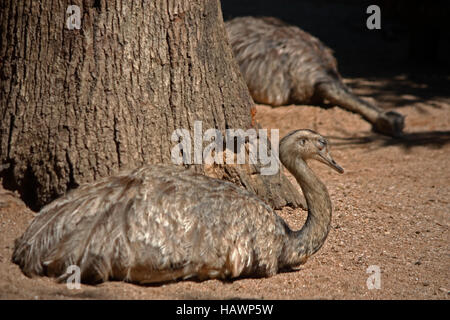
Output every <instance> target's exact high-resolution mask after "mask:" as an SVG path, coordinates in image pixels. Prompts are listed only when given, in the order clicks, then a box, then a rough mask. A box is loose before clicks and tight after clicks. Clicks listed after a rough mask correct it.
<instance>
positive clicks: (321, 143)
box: [317, 139, 327, 150]
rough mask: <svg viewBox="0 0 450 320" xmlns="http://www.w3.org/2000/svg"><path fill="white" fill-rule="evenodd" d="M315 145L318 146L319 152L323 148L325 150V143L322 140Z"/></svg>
mask: <svg viewBox="0 0 450 320" xmlns="http://www.w3.org/2000/svg"><path fill="white" fill-rule="evenodd" d="M317 144H318V147H319V150H322V149H323V148H325V147H326V146H327V141H326V140H323V139H319V140H318V143H317Z"/></svg>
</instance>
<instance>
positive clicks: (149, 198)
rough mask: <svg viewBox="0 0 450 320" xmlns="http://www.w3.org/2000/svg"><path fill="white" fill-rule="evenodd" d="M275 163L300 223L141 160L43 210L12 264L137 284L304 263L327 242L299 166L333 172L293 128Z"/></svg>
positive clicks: (320, 147)
mask: <svg viewBox="0 0 450 320" xmlns="http://www.w3.org/2000/svg"><path fill="white" fill-rule="evenodd" d="M280 160H281V162H282V163H283V164H284V166H286V168H287V169H288V170H289V171H290V172H291V173H292V174H293V175H294V176H295V178H296V179H297V181H298V183H299V184H300V187H301V189H302V191H303V193H304V196H305V198H306V201H307V205H308V216H307V220H306V222H305V224H304V226H303V227H302V228H301V229H300V230H297V231H293V230H291V229H290V228H289V226H288V225H287V224H286V222H285V221H284V220H283V219H282V218H281V217H280V216H278V215H277V214H276V213H275V212H274V211H273V210H272V209H271V208H270V207H269V206H268V205H267V204H265V203H264V202H263V201H262V200H261V199H259V198H258V197H257V196H256V195H255V194H253V193H251V192H248V191H246V190H244V189H241V188H239V187H238V186H236V185H234V184H232V183H229V182H225V181H222V180H218V179H213V178H210V177H207V176H204V175H200V174H196V173H194V172H192V171H191V170H185V169H183V168H180V167H177V166H172V165H147V166H144V167H141V168H138V169H135V170H133V171H130V172H126V173H122V174H119V175H117V176H113V177H109V178H106V179H104V180H102V181H99V182H96V183H93V184H85V185H82V186H80V187H79V188H77V189H74V190H72V191H71V192H69V193H68V194H67V195H65V196H63V197H61V198H59V199H57V200H55V201H53V202H52V203H50V204H49V205H47V206H46V207H44V208H43V209H42V210H41V211H40V212H39V213H38V215H37V216H36V217H35V218H34V220H33V221H32V223H31V224H30V226H29V227H28V229H27V230H26V231H25V233H24V234H23V235H22V236H21V237H20V238H19V239H17V240H16V243H15V249H14V254H13V261H14V262H15V263H16V264H18V265H19V266H20V267H21V269H22V271H23V272H24V273H25V274H26V275H27V276H34V275H47V276H53V277H58V278H59V280H64V279H66V278H67V277H68V274H67V273H66V270H67V268H68V267H69V266H71V265H76V266H78V267H79V268H80V269H79V270H80V274H81V281H82V282H85V283H99V282H103V281H107V280H113V279H115V280H124V281H129V282H137V283H155V282H166V281H173V280H178V279H188V278H195V279H199V280H205V279H212V278H219V279H226V278H228V279H229V278H238V277H246V276H250V277H264V276H272V275H274V274H276V273H277V272H279V271H280V270H281V269H285V268H291V267H295V266H298V265H300V264H303V263H305V262H306V260H307V259H308V257H310V256H311V255H312V254H314V253H315V252H317V250H319V249H320V248H321V246H322V245H323V243H324V241H325V239H326V238H327V235H328V231H329V228H330V222H331V211H332V205H331V201H330V197H329V195H328V192H327V188H326V187H325V185H324V184H323V183H322V182H321V181H320V180H319V179H318V178H317V177H316V176H315V174H314V173H313V171H312V170H311V169H310V167H309V166H308V165H307V161H308V160H318V161H320V162H323V163H325V164H326V165H328V166H330V167H331V168H333V169H335V170H336V171H338V172H340V173H342V172H343V171H344V170H343V169H342V168H341V167H340V166H339V165H338V164H337V163H336V162H335V161H334V160H333V158H332V157H331V155H330V152H329V143H328V141H327V139H326V138H324V137H322V136H321V135H320V134H318V133H316V132H313V131H311V130H296V131H293V132H291V133H289V134H288V135H286V136H285V137H284V138H283V139H282V140H281V141H280Z"/></svg>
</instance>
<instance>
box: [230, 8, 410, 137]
mask: <svg viewBox="0 0 450 320" xmlns="http://www.w3.org/2000/svg"><path fill="white" fill-rule="evenodd" d="M226 29H227V32H228V36H229V38H230V42H231V46H232V48H233V53H234V56H235V59H236V60H237V62H238V64H239V67H240V69H241V73H242V75H243V76H244V78H245V81H246V82H247V86H248V88H249V91H250V94H251V95H252V97H253V100H255V101H256V102H258V103H264V104H268V105H272V106H280V105H285V104H290V103H296V104H305V103H312V104H314V103H322V102H324V100H327V101H329V102H330V103H332V104H335V105H337V106H339V107H342V108H344V109H346V110H349V111H352V112H355V113H358V114H360V115H361V116H362V117H363V118H364V119H365V120H367V121H368V122H370V123H371V124H372V126H373V129H374V130H375V131H377V132H380V133H383V134H386V135H390V136H398V135H400V134H401V133H402V130H403V126H404V116H403V115H401V114H399V113H397V112H394V111H384V110H382V109H380V108H379V107H377V106H375V105H372V104H370V103H368V102H366V101H364V100H362V99H360V98H359V97H357V96H355V95H354V94H353V93H351V91H350V90H349V88H348V87H347V86H345V84H344V83H343V82H342V79H341V76H340V75H339V73H338V71H337V63H336V59H335V58H334V57H333V54H332V50H331V49H329V48H328V47H326V46H325V45H324V44H323V43H322V42H320V41H319V39H317V38H315V37H313V36H312V35H310V34H309V33H307V32H305V31H303V30H301V29H299V28H298V27H295V26H291V25H288V24H286V23H284V22H282V21H281V20H278V19H276V18H269V17H266V18H255V17H239V18H235V19H233V20H230V21H228V22H226Z"/></svg>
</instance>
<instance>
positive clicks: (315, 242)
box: [285, 158, 332, 265]
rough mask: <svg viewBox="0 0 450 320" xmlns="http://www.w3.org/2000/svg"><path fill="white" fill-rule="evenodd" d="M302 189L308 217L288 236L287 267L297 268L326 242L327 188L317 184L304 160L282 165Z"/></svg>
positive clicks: (329, 216) (329, 215)
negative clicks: (299, 227) (300, 226)
mask: <svg viewBox="0 0 450 320" xmlns="http://www.w3.org/2000/svg"><path fill="white" fill-rule="evenodd" d="M285 165H286V167H287V168H288V170H289V171H290V172H291V173H292V174H293V175H294V177H295V178H296V180H297V182H298V183H299V184H300V187H301V188H302V191H303V194H304V196H305V198H306V203H307V205H308V217H307V219H306V222H305V224H304V225H303V227H302V228H301V229H300V230H298V231H292V232H290V236H289V244H287V248H286V252H285V253H286V257H285V258H286V261H285V262H286V263H287V264H289V265H298V264H300V263H304V262H305V261H306V259H307V258H308V257H309V256H311V255H312V254H314V253H315V252H317V250H319V249H320V248H321V247H322V245H323V243H324V242H325V239H326V238H327V235H328V231H329V228H330V224H331V212H332V206H331V200H330V196H329V195H328V191H327V188H326V186H325V185H324V184H323V183H322V181H320V180H319V179H318V178H317V177H316V175H315V174H314V172H313V171H312V170H311V168H310V167H309V166H308V165H307V164H306V162H305V160H303V159H301V158H296V159H295V160H294V161H293V163H287V164H285Z"/></svg>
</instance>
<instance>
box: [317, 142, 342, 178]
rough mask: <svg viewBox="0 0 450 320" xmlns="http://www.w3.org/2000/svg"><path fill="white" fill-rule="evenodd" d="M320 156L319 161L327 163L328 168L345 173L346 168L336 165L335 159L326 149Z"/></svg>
mask: <svg viewBox="0 0 450 320" xmlns="http://www.w3.org/2000/svg"><path fill="white" fill-rule="evenodd" d="M319 155H320V156H319V158H318V160H319V161H320V162H323V163H325V164H326V165H327V166H329V167H331V168H333V169H334V170H336V171H337V172H339V173H344V168H342V167H341V166H340V165H338V164H337V163H336V161H334V159H333V158H332V157H331V155H330V153H329V152H328V150H326V148H325V149H324V150H322V152H320V153H319Z"/></svg>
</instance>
